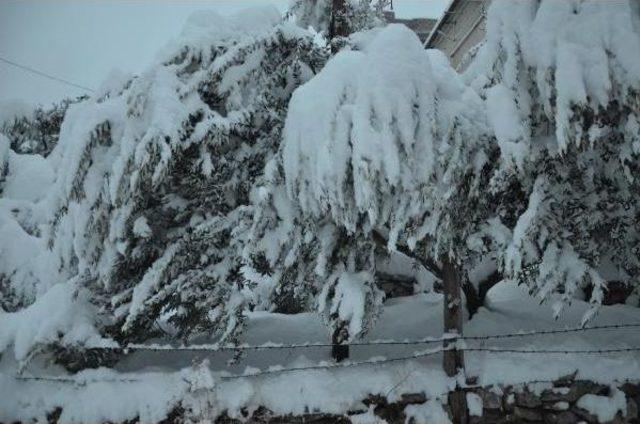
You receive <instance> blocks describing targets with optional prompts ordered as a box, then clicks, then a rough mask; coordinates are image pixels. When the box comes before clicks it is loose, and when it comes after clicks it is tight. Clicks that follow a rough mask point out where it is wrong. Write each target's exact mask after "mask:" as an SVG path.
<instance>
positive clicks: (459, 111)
mask: <svg viewBox="0 0 640 424" xmlns="http://www.w3.org/2000/svg"><path fill="white" fill-rule="evenodd" d="M484 121H485V118H484V114H483V112H482V104H481V101H480V98H479V97H478V96H476V95H475V93H472V92H471V90H467V89H466V88H465V87H464V85H463V84H462V82H461V81H460V78H459V77H458V75H457V74H456V73H455V72H454V71H453V70H452V69H451V67H450V66H449V65H448V64H446V58H444V56H443V55H442V54H441V53H439V52H433V51H425V50H424V49H423V47H422V45H421V44H420V41H419V40H418V38H417V36H416V35H415V33H413V32H412V31H411V30H409V29H408V28H406V27H405V26H402V25H389V26H387V27H386V28H384V29H381V30H379V31H376V32H374V33H373V37H372V39H371V40H369V41H368V42H367V43H364V45H363V46H362V51H342V52H340V53H338V54H337V55H336V56H335V57H333V58H332V59H331V60H330V61H329V62H328V63H327V65H326V66H325V67H324V68H323V69H322V71H321V72H320V73H318V75H316V77H314V78H313V79H312V80H310V81H309V82H307V83H306V84H304V85H303V86H302V87H300V88H298V90H296V91H295V92H294V94H293V97H292V99H291V101H290V103H289V111H288V114H287V119H286V123H285V128H284V135H283V163H284V171H285V178H286V184H287V188H288V192H289V195H290V197H291V198H292V199H296V201H298V202H299V204H300V206H301V208H302V210H303V211H304V212H306V213H308V214H310V215H312V216H323V215H325V214H330V215H331V217H332V218H333V219H334V221H336V222H337V223H339V224H340V225H343V226H344V227H345V228H347V229H348V230H350V231H354V230H355V226H356V222H357V220H358V217H359V216H360V215H361V214H366V216H367V217H368V220H369V222H368V224H369V225H370V226H371V227H375V226H377V225H378V224H380V223H384V222H388V221H393V225H392V227H394V228H400V227H402V226H404V224H405V223H406V221H407V220H408V219H409V217H410V216H411V213H412V212H414V213H416V214H417V213H418V212H417V210H418V209H420V210H421V208H423V207H424V200H423V199H422V198H421V194H424V193H423V192H422V190H423V188H424V185H425V182H428V181H429V178H430V177H431V176H432V174H434V173H435V172H436V164H435V163H434V158H435V157H436V156H437V155H436V152H437V150H438V149H444V148H445V143H446V137H447V136H448V135H449V134H450V133H451V131H452V128H453V126H454V122H455V124H456V125H458V126H461V127H465V126H466V127H474V128H476V129H478V131H480V132H481V131H482V129H483V125H484ZM436 129H437V131H436ZM394 194H396V195H395V196H394ZM403 212H405V213H403ZM392 244H393V243H392Z"/></svg>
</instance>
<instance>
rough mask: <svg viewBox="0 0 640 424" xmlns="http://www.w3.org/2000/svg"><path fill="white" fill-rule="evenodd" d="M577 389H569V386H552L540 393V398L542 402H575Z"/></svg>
mask: <svg viewBox="0 0 640 424" xmlns="http://www.w3.org/2000/svg"><path fill="white" fill-rule="evenodd" d="M576 393H577V390H571V387H554V388H553V389H547V390H545V391H543V392H542V395H540V400H542V402H543V403H556V402H575V401H576V400H577V399H574V397H575V394H576Z"/></svg>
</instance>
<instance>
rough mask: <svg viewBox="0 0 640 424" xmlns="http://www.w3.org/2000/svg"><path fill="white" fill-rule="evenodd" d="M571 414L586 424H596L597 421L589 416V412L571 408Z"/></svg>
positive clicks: (575, 407)
mask: <svg viewBox="0 0 640 424" xmlns="http://www.w3.org/2000/svg"><path fill="white" fill-rule="evenodd" d="M571 412H573V413H574V414H576V415H577V416H578V418H580V419H582V420H584V421H586V422H587V423H588V424H598V419H597V418H596V417H595V416H593V415H591V414H590V413H589V411H586V410H584V409H582V408H579V407H577V406H574V407H573V408H571Z"/></svg>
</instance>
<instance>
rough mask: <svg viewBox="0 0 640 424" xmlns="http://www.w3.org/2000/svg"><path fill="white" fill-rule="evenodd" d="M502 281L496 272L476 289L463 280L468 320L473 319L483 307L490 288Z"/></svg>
mask: <svg viewBox="0 0 640 424" xmlns="http://www.w3.org/2000/svg"><path fill="white" fill-rule="evenodd" d="M500 281H502V274H501V273H500V272H498V271H494V272H492V273H491V274H490V275H488V276H487V277H486V278H485V279H484V280H482V281H481V282H480V283H479V284H478V288H477V289H476V288H475V287H474V285H473V284H471V282H470V281H469V280H467V279H465V282H464V284H463V285H462V290H463V291H464V295H465V297H466V298H467V311H468V312H469V318H471V317H473V316H474V315H475V314H476V312H478V309H480V307H481V306H484V302H485V299H486V297H487V293H488V292H489V290H490V289H491V287H493V286H495V285H496V284H498V283H499V282H500Z"/></svg>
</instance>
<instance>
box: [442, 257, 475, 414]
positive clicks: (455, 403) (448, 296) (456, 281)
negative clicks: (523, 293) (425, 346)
mask: <svg viewBox="0 0 640 424" xmlns="http://www.w3.org/2000/svg"><path fill="white" fill-rule="evenodd" d="M442 286H443V291H444V332H445V333H456V334H459V335H462V296H461V287H460V286H461V282H460V276H459V273H458V269H457V267H456V265H455V264H454V263H452V262H451V260H450V259H449V258H448V257H446V256H445V257H444V258H443V260H442ZM452 346H455V341H445V342H444V348H445V349H447V350H445V352H444V354H443V358H444V359H443V367H444V371H445V373H446V374H447V376H449V377H455V376H457V375H458V374H459V373H462V375H463V377H464V373H465V370H464V352H462V351H461V350H457V349H455V347H453V348H452ZM449 406H450V407H451V415H452V420H453V422H454V423H456V424H467V422H468V421H469V413H468V410H467V398H466V394H465V392H464V391H462V390H460V389H459V388H458V387H457V385H456V390H455V391H453V392H452V393H450V394H449Z"/></svg>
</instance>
